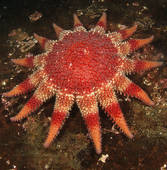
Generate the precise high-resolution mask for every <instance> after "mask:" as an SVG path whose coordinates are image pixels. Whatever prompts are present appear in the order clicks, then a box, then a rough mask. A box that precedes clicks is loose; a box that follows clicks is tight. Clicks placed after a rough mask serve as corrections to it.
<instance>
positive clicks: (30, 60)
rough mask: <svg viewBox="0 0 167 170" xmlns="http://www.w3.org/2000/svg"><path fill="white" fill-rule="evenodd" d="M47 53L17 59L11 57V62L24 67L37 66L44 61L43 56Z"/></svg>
mask: <svg viewBox="0 0 167 170" xmlns="http://www.w3.org/2000/svg"><path fill="white" fill-rule="evenodd" d="M46 55H47V53H42V54H39V55H36V56H32V55H31V56H28V57H25V58H19V59H12V62H13V63H15V64H18V65H21V66H24V67H31V68H33V67H38V66H41V65H42V64H43V63H44V62H45V57H46Z"/></svg>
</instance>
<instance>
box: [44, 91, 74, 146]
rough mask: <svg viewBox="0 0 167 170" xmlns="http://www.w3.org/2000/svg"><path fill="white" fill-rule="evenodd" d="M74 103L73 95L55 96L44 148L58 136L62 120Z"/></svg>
mask: <svg viewBox="0 0 167 170" xmlns="http://www.w3.org/2000/svg"><path fill="white" fill-rule="evenodd" d="M73 103H74V96H73V95H65V94H59V93H57V95H56V103H55V108H54V111H53V114H52V119H51V125H50V128H49V133H48V137H47V139H46V140H45V142H44V147H45V148H47V147H49V145H50V144H51V142H52V141H53V140H54V138H55V137H56V136H57V135H58V133H59V130H60V128H61V127H62V125H63V123H64V120H65V118H66V117H68V115H69V110H70V109H71V107H72V105H73Z"/></svg>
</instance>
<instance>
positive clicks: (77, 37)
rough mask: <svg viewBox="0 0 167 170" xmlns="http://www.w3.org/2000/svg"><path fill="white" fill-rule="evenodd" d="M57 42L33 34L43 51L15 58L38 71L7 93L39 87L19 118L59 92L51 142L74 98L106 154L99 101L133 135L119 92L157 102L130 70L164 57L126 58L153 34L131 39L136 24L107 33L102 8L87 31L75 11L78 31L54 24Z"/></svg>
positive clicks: (97, 145)
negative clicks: (137, 81)
mask: <svg viewBox="0 0 167 170" xmlns="http://www.w3.org/2000/svg"><path fill="white" fill-rule="evenodd" d="M53 26H54V29H55V32H56V34H57V36H58V40H57V41H53V40H48V39H46V38H44V37H41V36H38V35H37V34H34V36H35V38H36V39H37V40H38V42H39V43H40V45H41V46H42V48H43V49H44V50H45V52H44V53H42V54H40V55H37V56H30V57H26V58H23V59H13V60H12V61H13V62H14V63H16V64H19V65H22V66H26V67H33V68H34V67H35V68H36V71H35V72H34V73H33V74H32V75H30V76H29V77H28V78H27V79H26V80H25V81H23V82H22V83H21V84H19V85H17V86H16V87H15V88H14V89H13V90H11V91H9V92H7V93H4V94H3V95H4V96H6V97H11V96H17V95H21V94H23V93H25V92H27V91H30V90H32V89H33V88H37V89H36V91H35V93H34V95H33V96H32V97H31V99H30V100H29V101H28V102H27V104H26V105H25V106H24V107H23V108H22V110H21V111H20V112H19V113H18V114H17V115H16V116H14V117H12V118H11V120H12V121H19V120H21V119H23V118H25V117H27V116H28V115H29V114H30V113H31V112H33V111H34V110H35V109H37V108H39V106H40V105H41V104H43V102H45V101H46V100H48V99H49V98H51V97H52V96H56V103H55V107H54V111H53V115H52V120H51V125H50V129H49V133H48V137H47V139H46V141H45V143H44V146H45V147H48V146H49V145H50V143H51V142H52V141H53V139H54V138H55V137H56V136H57V135H58V133H59V130H60V128H61V127H62V124H63V122H64V120H65V118H66V117H68V116H69V110H70V109H71V106H72V105H73V103H74V102H76V103H77V105H78V106H79V108H80V111H81V113H82V116H83V118H84V120H85V123H86V125H87V128H88V131H89V134H90V136H91V138H92V140H93V143H94V145H95V149H96V152H97V153H98V154H99V153H101V131H100V121H99V114H98V102H99V103H100V105H101V106H102V108H104V110H105V111H106V113H107V114H108V115H109V117H110V118H111V119H113V120H114V121H115V123H116V124H117V125H118V126H119V127H120V128H121V129H122V131H123V132H124V133H125V134H126V135H127V136H128V137H129V138H132V137H133V135H132V134H131V132H130V130H129V128H128V126H127V124H126V121H125V119H124V116H123V114H122V111H121V109H120V106H119V103H118V101H117V97H116V95H115V91H119V92H121V93H123V94H125V95H129V96H132V97H136V98H138V99H140V100H142V101H143V102H145V103H146V104H148V105H153V104H154V103H153V101H152V100H151V99H150V98H149V97H148V95H147V94H146V93H145V92H144V91H143V90H142V89H141V88H140V87H138V86H137V85H136V84H134V83H133V82H131V81H130V80H129V79H128V78H127V77H126V76H125V75H126V74H129V73H132V72H137V73H138V72H140V71H146V70H149V69H151V68H154V67H157V66H160V65H162V62H156V61H146V60H132V59H130V58H128V57H127V55H128V54H130V53H131V52H133V51H134V50H136V49H138V48H140V47H142V46H144V45H145V44H148V43H150V42H151V41H152V39H153V36H151V37H149V38H146V39H129V40H128V41H124V40H125V39H127V38H128V37H130V36H131V35H132V34H133V33H134V32H135V31H136V27H137V26H136V25H134V26H133V27H131V28H128V29H124V30H119V31H117V32H108V33H106V14H105V13H103V15H102V16H101V18H100V19H99V21H98V23H97V25H96V26H95V27H94V28H92V29H91V30H89V31H87V30H86V29H85V28H84V27H83V26H82V23H81V22H80V21H79V19H78V17H77V16H76V15H75V14H74V30H73V31H71V30H63V29H62V28H60V27H59V26H57V25H56V24H54V25H53Z"/></svg>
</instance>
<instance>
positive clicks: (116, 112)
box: [98, 84, 133, 138]
mask: <svg viewBox="0 0 167 170" xmlns="http://www.w3.org/2000/svg"><path fill="white" fill-rule="evenodd" d="M98 100H99V102H100V104H101V106H102V107H103V108H104V109H105V111H106V113H107V114H108V115H109V117H110V118H111V119H113V120H114V121H115V123H116V124H117V125H118V126H119V127H120V128H121V130H122V131H123V132H124V133H125V134H126V135H127V136H128V137H129V138H132V137H133V135H132V133H131V132H130V130H129V128H128V126H127V123H126V121H125V118H124V116H123V114H122V111H121V108H120V106H119V103H118V101H117V98H116V96H115V93H114V91H113V88H112V86H111V85H110V84H107V85H106V86H104V87H103V88H101V89H100V90H99V91H98Z"/></svg>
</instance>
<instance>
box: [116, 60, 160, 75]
mask: <svg viewBox="0 0 167 170" xmlns="http://www.w3.org/2000/svg"><path fill="white" fill-rule="evenodd" d="M119 60H120V61H119V62H120V63H122V64H121V70H122V71H123V72H124V73H126V74H130V73H132V72H134V73H135V72H136V73H139V72H143V71H147V70H150V69H152V68H155V67H159V66H161V65H162V64H163V62H160V61H147V60H132V59H129V58H127V57H121V58H120V59H119Z"/></svg>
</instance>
